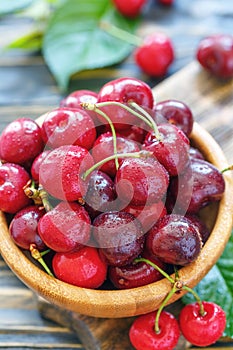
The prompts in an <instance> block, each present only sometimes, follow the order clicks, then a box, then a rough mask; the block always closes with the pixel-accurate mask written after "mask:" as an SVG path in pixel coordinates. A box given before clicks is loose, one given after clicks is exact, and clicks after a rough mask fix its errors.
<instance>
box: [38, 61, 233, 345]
mask: <svg viewBox="0 0 233 350" xmlns="http://www.w3.org/2000/svg"><path fill="white" fill-rule="evenodd" d="M153 91H154V94H155V98H156V100H157V101H161V100H165V99H177V100H181V101H183V102H185V103H187V104H188V105H189V107H190V108H191V110H192V112H193V115H194V119H195V120H196V121H197V122H199V123H200V124H201V125H202V126H204V127H205V128H206V129H207V130H208V131H209V132H210V134H211V135H212V136H213V137H214V138H215V140H216V141H217V142H218V143H219V144H220V146H221V147H222V149H223V151H224V153H225V155H226V157H227V159H228V161H229V164H233V81H232V80H231V81H228V82H224V81H219V80H217V79H215V78H214V77H212V76H211V75H210V74H209V73H207V72H205V71H203V70H202V69H201V67H200V66H199V65H198V63H197V62H193V63H191V64H189V65H188V66H187V67H185V68H184V69H182V70H181V71H180V72H178V73H176V74H174V75H173V76H171V77H170V78H168V79H167V80H165V81H164V82H162V83H161V84H159V85H157V86H156V87H155V88H154V89H153ZM179 306H180V303H179V302H177V303H175V304H174V305H172V306H170V308H172V311H173V312H174V313H175V314H177V313H178V312H179ZM39 310H40V312H41V315H42V316H43V317H44V318H46V319H50V320H53V321H55V322H57V323H58V324H60V325H63V326H66V327H69V328H70V329H71V330H72V331H73V332H75V333H76V334H77V335H78V337H79V339H80V340H81V341H82V342H83V344H84V346H85V347H86V349H87V350H130V349H133V348H132V346H131V345H130V342H129V339H128V330H129V327H130V325H131V323H132V321H133V318H126V319H100V318H93V317H87V316H83V315H79V314H77V313H72V312H69V311H66V310H63V309H60V308H58V307H55V306H53V305H51V304H48V303H47V302H45V301H44V300H42V299H39ZM232 344H233V342H232ZM189 347H190V344H188V343H187V342H186V341H185V340H184V339H183V338H182V337H181V338H180V342H179V344H178V346H177V347H176V350H184V349H187V348H189ZM209 349H213V348H209ZM218 349H222V350H223V349H225V348H224V347H221V348H219V347H218ZM145 350H146V349H145ZM158 350H159V349H158Z"/></svg>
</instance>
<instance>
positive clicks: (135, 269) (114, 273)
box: [109, 251, 166, 289]
mask: <svg viewBox="0 0 233 350" xmlns="http://www.w3.org/2000/svg"><path fill="white" fill-rule="evenodd" d="M142 256H143V257H144V258H147V259H149V260H150V261H152V262H153V263H154V264H156V265H157V266H159V267H160V268H161V269H162V270H163V271H165V270H166V264H165V263H163V262H162V261H160V260H159V259H157V258H155V257H152V256H151V255H149V254H148V253H147V254H145V253H144V251H143V254H142ZM109 278H110V280H111V282H112V283H113V285H114V286H115V287H116V288H118V289H129V288H136V287H140V286H145V285H147V284H149V283H153V282H156V281H159V280H160V279H161V278H163V276H162V275H161V274H160V272H158V270H156V269H155V268H154V267H152V266H151V265H149V264H147V263H145V262H137V263H134V262H133V263H131V264H129V265H126V266H110V267H109Z"/></svg>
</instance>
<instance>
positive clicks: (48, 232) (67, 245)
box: [38, 202, 91, 253]
mask: <svg viewBox="0 0 233 350" xmlns="http://www.w3.org/2000/svg"><path fill="white" fill-rule="evenodd" d="M90 231H91V221H90V217H89V215H88V213H87V211H86V210H85V209H84V208H83V207H82V206H81V205H79V204H77V203H75V202H73V203H68V202H60V203H59V204H58V205H57V206H56V207H55V208H53V209H52V210H50V211H49V212H47V213H46V214H45V215H44V216H43V217H42V218H41V219H40V221H39V224H38V232H39V235H40V237H41V239H42V240H43V241H44V242H45V244H46V245H47V246H48V247H49V248H51V249H53V250H54V251H55V252H61V253H66V252H70V251H74V250H79V249H80V248H82V247H83V245H85V244H87V242H88V241H89V239H90Z"/></svg>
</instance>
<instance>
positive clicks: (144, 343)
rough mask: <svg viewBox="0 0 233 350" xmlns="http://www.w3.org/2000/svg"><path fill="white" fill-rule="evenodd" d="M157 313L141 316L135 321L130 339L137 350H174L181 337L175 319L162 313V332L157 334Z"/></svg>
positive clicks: (166, 313) (160, 320)
mask: <svg viewBox="0 0 233 350" xmlns="http://www.w3.org/2000/svg"><path fill="white" fill-rule="evenodd" d="M155 316H156V312H151V313H148V314H145V315H141V316H139V317H137V318H136V319H135V321H134V322H133V324H132V326H131V327H130V331H129V338H130V341H131V343H132V345H133V346H134V347H135V349H137V350H155V349H156V350H173V349H174V348H175V346H176V345H177V343H178V340H179V337H180V330H179V325H178V322H177V320H176V319H175V317H174V316H173V315H172V314H170V313H168V312H166V311H162V312H161V314H160V317H159V329H160V332H159V333H156V332H155Z"/></svg>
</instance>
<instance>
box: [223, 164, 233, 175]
mask: <svg viewBox="0 0 233 350" xmlns="http://www.w3.org/2000/svg"><path fill="white" fill-rule="evenodd" d="M229 170H233V164H232V165H230V166H228V167H227V168H225V169H223V170H222V171H221V173H222V174H223V173H225V172H226V171H229Z"/></svg>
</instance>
